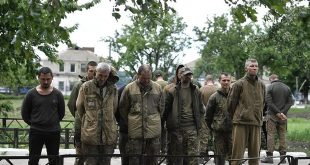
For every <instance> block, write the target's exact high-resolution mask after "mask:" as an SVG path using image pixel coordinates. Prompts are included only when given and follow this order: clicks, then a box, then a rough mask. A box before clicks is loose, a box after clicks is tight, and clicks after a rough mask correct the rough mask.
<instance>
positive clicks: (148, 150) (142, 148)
mask: <svg viewBox="0 0 310 165" xmlns="http://www.w3.org/2000/svg"><path fill="white" fill-rule="evenodd" d="M126 152H127V153H128V154H146V155H159V152H160V137H158V138H150V139H142V138H139V139H130V138H129V139H128V142H127V144H126ZM128 160H129V165H140V164H142V165H144V164H148V165H157V160H158V158H157V157H153V156H149V157H148V156H147V157H144V158H143V159H142V158H141V157H129V159H128Z"/></svg>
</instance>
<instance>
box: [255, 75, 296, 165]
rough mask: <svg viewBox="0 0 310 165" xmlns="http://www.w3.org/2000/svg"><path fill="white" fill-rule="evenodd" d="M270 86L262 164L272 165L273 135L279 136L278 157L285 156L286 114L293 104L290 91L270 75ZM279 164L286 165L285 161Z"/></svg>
mask: <svg viewBox="0 0 310 165" xmlns="http://www.w3.org/2000/svg"><path fill="white" fill-rule="evenodd" d="M269 80H270V81H271V85H269V86H268V87H267V95H266V103H267V109H268V111H267V152H266V154H267V157H265V158H264V159H263V160H262V161H261V162H262V163H271V164H273V158H272V156H273V151H274V149H275V134H276V133H278V135H279V152H280V155H286V139H285V134H286V126H287V117H286V115H287V112H288V110H289V109H290V108H291V106H292V105H293V104H294V100H293V97H292V92H291V89H290V88H289V87H288V86H287V85H286V84H284V83H283V82H281V81H280V80H279V78H278V75H276V74H272V75H271V76H270V77H269ZM281 163H286V161H285V159H284V160H282V161H281Z"/></svg>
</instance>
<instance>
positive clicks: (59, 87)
mask: <svg viewBox="0 0 310 165" xmlns="http://www.w3.org/2000/svg"><path fill="white" fill-rule="evenodd" d="M58 89H59V90H61V91H64V89H65V82H63V81H59V82H58Z"/></svg>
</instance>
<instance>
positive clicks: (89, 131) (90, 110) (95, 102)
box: [75, 70, 119, 145]
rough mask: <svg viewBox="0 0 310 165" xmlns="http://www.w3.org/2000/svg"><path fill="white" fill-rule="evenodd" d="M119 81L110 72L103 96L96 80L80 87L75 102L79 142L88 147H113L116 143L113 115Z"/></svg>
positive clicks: (113, 72)
mask: <svg viewBox="0 0 310 165" xmlns="http://www.w3.org/2000/svg"><path fill="white" fill-rule="evenodd" d="M118 80H119V78H118V76H117V75H116V72H115V71H114V70H112V71H111V73H110V75H109V78H108V80H107V85H106V87H105V88H106V91H105V95H104V96H102V95H101V94H100V93H101V92H100V90H101V89H100V88H99V87H98V86H97V81H96V79H93V80H90V81H87V82H85V83H84V84H83V85H82V86H81V90H80V93H79V96H78V98H77V101H76V106H77V113H76V115H75V131H76V134H77V135H78V136H80V138H81V142H82V143H85V144H88V145H114V144H116V142H117V124H116V119H115V116H114V113H115V112H116V109H117V104H118V98H117V97H118V93H117V88H116V85H115V83H116V82H117V81H118Z"/></svg>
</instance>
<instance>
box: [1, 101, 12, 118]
mask: <svg viewBox="0 0 310 165" xmlns="http://www.w3.org/2000/svg"><path fill="white" fill-rule="evenodd" d="M13 110H14V108H13V103H12V102H11V101H5V102H0V114H1V116H4V117H8V112H10V111H13Z"/></svg>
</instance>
